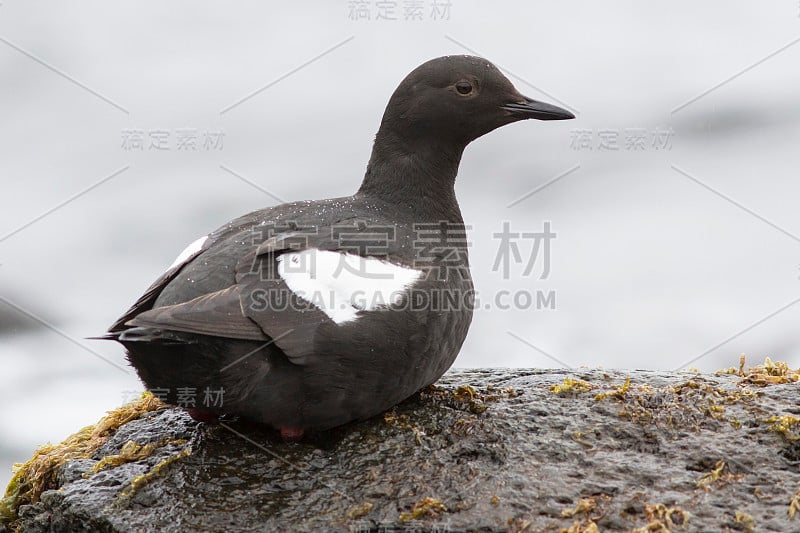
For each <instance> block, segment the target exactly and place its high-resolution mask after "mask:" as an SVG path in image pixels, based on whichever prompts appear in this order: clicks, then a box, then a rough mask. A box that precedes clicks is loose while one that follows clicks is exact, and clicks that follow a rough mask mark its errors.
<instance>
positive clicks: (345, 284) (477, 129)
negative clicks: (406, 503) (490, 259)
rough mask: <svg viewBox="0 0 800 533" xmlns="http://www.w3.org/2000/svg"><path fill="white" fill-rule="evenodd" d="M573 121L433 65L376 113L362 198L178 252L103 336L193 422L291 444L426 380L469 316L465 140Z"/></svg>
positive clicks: (484, 69) (450, 64)
mask: <svg viewBox="0 0 800 533" xmlns="http://www.w3.org/2000/svg"><path fill="white" fill-rule="evenodd" d="M530 118H535V119H539V120H563V119H571V118H574V116H573V115H572V113H570V112H569V111H566V110H564V109H561V108H559V107H556V106H554V105H550V104H546V103H542V102H537V101H535V100H532V99H530V98H527V97H525V96H523V95H522V94H520V93H519V92H518V91H517V90H516V89H515V88H514V86H513V85H512V84H511V82H510V81H509V80H508V79H507V78H506V77H505V76H503V74H501V73H500V71H499V70H498V69H497V68H496V67H495V66H494V65H492V64H491V63H490V62H489V61H487V60H485V59H482V58H479V57H473V56H446V57H440V58H437V59H433V60H430V61H428V62H426V63H424V64H422V65H420V66H419V67H417V68H416V69H415V70H414V71H413V72H411V73H410V74H409V75H408V76H407V77H406V78H405V79H404V80H403V81H402V82H401V83H400V86H399V87H398V88H397V90H396V91H395V92H394V94H393V95H392V97H391V99H390V100H389V103H388V105H387V106H386V111H385V112H384V115H383V119H382V121H381V125H380V129H379V130H378V133H377V135H376V137H375V143H374V145H373V149H372V155H371V157H370V160H369V163H368V164H367V170H366V174H365V176H364V180H363V182H362V184H361V187H360V189H359V190H358V192H357V193H356V194H354V195H353V196H348V197H344V198H335V199H329V200H319V201H302V202H293V203H288V204H283V205H279V206H275V207H269V208H266V209H261V210H258V211H255V212H253V213H249V214H246V215H244V216H242V217H240V218H237V219H235V220H233V221H231V222H229V223H228V224H225V225H224V226H222V227H221V228H219V229H218V230H216V231H214V232H212V233H210V234H209V235H207V236H205V237H202V238H201V239H198V241H196V242H195V243H193V244H192V245H190V246H189V247H188V248H187V249H186V250H185V251H184V252H183V253H182V254H181V255H180V256H179V257H178V259H176V261H175V263H174V264H173V265H172V267H170V268H169V269H168V270H167V271H166V272H165V273H164V274H163V275H162V276H161V277H160V278H158V279H157V280H156V281H155V283H153V285H152V286H151V287H150V288H149V289H148V290H147V291H146V292H145V293H144V295H143V296H142V297H141V298H139V300H138V301H137V302H136V303H135V304H134V305H133V307H131V308H130V309H129V310H128V311H127V312H126V313H125V314H124V315H123V316H122V317H121V318H120V319H119V320H117V321H116V322H115V323H114V324H113V325H112V326H111V328H110V329H109V333H108V334H107V335H106V336H105V337H104V338H110V339H115V340H117V341H119V342H120V343H122V344H123V345H124V346H125V348H126V349H127V353H128V359H129V361H130V363H131V364H132V365H133V366H134V367H135V368H136V370H137V372H138V374H139V377H140V378H141V379H142V381H143V382H144V384H145V385H146V386H147V387H148V388H149V389H150V390H152V391H154V392H157V393H158V394H159V396H162V397H164V398H165V399H166V400H167V401H168V402H170V403H173V404H176V405H182V406H184V407H187V409H188V410H189V412H190V413H191V415H192V416H193V417H195V418H196V419H198V420H203V421H210V420H214V419H215V418H216V417H217V416H219V415H220V414H233V415H238V416H241V417H243V418H247V419H250V420H253V421H256V422H261V423H264V424H268V425H271V426H273V427H275V428H278V429H279V430H280V431H281V434H282V436H283V437H284V438H287V439H296V438H300V437H302V435H303V432H304V431H305V430H324V429H328V428H332V427H335V426H338V425H341V424H344V423H346V422H349V421H352V420H358V419H364V418H368V417H371V416H374V415H376V414H379V413H381V412H382V411H384V410H386V409H388V408H390V407H392V406H393V405H395V404H397V403H398V402H400V401H402V400H404V399H405V398H407V397H409V396H410V395H412V394H414V393H415V392H416V391H418V390H420V389H421V388H423V387H425V386H427V385H429V384H431V383H433V382H435V381H436V380H437V379H438V378H439V377H440V376H441V375H442V374H443V373H444V372H445V371H446V370H447V369H448V368H449V367H450V365H451V364H452V363H453V361H454V360H455V358H456V355H457V354H458V351H459V349H460V348H461V344H462V343H463V341H464V338H465V337H466V335H467V329H468V328H469V324H470V321H471V319H472V306H471V302H472V290H473V289H472V280H471V277H470V272H469V263H468V259H467V241H466V234H465V231H464V222H463V219H462V216H461V211H460V209H459V206H458V202H457V201H456V196H455V191H454V183H455V179H456V173H457V172H458V165H459V162H460V160H461V154H462V153H463V151H464V148H465V147H466V146H467V144H469V143H470V142H471V141H473V140H475V139H477V138H478V137H480V136H482V135H485V134H486V133H489V132H490V131H492V130H494V129H496V128H498V127H500V126H504V125H506V124H510V123H512V122H516V121H519V120H524V119H530Z"/></svg>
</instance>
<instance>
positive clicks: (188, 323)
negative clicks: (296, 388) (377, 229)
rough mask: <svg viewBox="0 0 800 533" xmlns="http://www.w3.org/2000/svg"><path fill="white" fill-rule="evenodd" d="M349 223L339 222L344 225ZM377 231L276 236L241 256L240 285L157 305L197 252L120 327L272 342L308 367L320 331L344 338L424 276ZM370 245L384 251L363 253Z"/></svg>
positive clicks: (394, 242)
mask: <svg viewBox="0 0 800 533" xmlns="http://www.w3.org/2000/svg"><path fill="white" fill-rule="evenodd" d="M346 223H347V222H346V221H344V222H342V221H340V222H339V226H338V227H339V228H341V227H342V225H343V224H346ZM371 228H372V227H370V226H363V225H362V226H359V225H358V224H354V225H353V230H352V232H351V233H350V234H349V235H350V238H351V241H347V239H342V238H334V237H332V235H334V234H335V232H334V231H332V229H331V227H319V228H314V231H313V233H302V234H301V233H298V232H291V231H290V232H284V233H279V234H277V235H275V234H273V235H272V236H270V237H269V238H266V239H265V240H264V241H263V242H260V243H257V244H256V243H254V244H253V245H252V246H250V247H249V251H247V253H245V254H243V255H242V256H241V257H240V258H239V260H238V262H237V263H236V267H235V281H234V282H233V283H234V284H233V285H231V286H228V287H225V288H223V289H220V290H217V291H214V292H210V293H207V294H203V295H201V296H198V297H196V298H194V299H191V300H189V301H187V302H183V303H179V304H176V305H166V306H159V307H155V308H153V304H154V303H155V301H156V299H157V298H158V295H159V294H160V292H161V291H162V290H163V288H164V287H165V286H166V285H167V284H169V283H170V282H171V281H172V280H173V279H175V278H176V276H177V274H178V272H179V271H180V270H181V268H183V266H185V265H186V264H188V263H189V262H191V261H193V260H195V259H197V258H198V255H199V253H200V252H198V253H197V254H195V255H193V256H189V257H187V259H186V260H185V261H184V262H183V263H182V264H180V265H177V266H175V267H173V269H171V270H170V271H168V272H167V273H166V274H164V276H162V277H161V278H160V279H159V280H158V281H157V282H156V283H154V284H153V286H152V287H151V288H150V289H149V290H148V291H147V293H146V294H145V295H144V296H142V298H140V300H139V301H138V302H137V303H136V304H135V305H134V306H133V307H132V308H131V310H130V311H128V312H127V313H126V314H125V315H124V316H123V317H122V318H120V319H119V320H118V321H117V323H115V325H114V328H116V331H122V330H124V329H125V328H128V327H150V328H156V329H163V330H171V331H180V332H187V333H195V334H200V335H211V336H217V337H225V338H231V339H243V340H269V339H272V341H273V342H274V343H275V345H277V347H278V348H280V349H281V350H282V351H283V352H284V353H285V354H286V355H287V356H288V357H289V359H290V360H292V361H293V362H296V363H299V364H302V363H303V362H304V361H305V359H306V357H308V356H309V355H312V354H314V353H315V352H316V349H315V342H317V340H318V339H319V334H320V333H325V332H327V335H324V336H325V337H339V336H340V335H338V334H339V333H340V332H341V329H342V328H349V327H351V326H353V325H354V324H355V323H357V322H358V321H359V319H360V318H361V317H362V316H363V314H364V313H365V312H367V311H372V310H382V311H385V310H386V309H388V308H390V307H391V306H392V305H395V304H398V303H399V300H398V298H400V297H401V295H402V292H403V291H404V290H405V289H407V288H408V287H410V286H411V285H412V284H413V283H414V282H416V280H417V279H419V277H420V276H421V274H422V272H421V271H420V270H416V269H414V268H413V267H411V266H409V265H402V264H399V263H398V262H397V259H396V257H395V259H394V260H393V261H389V260H388V257H389V256H390V255H392V254H393V252H396V251H397V250H396V247H397V246H398V244H397V240H396V239H393V240H392V241H391V242H387V240H386V238H385V237H381V236H375V235H372V234H369V233H368V230H369V229H371ZM359 234H360V235H361V236H362V238H361V239H360V240H359V238H358V235H359ZM353 235H356V237H353ZM364 235H367V237H366V238H363V236H364ZM370 235H371V236H370ZM233 238H236V237H233ZM370 239H371V240H370ZM353 241H355V242H357V243H358V245H357V246H356V245H354V244H353ZM217 244H218V245H219V246H222V245H223V244H220V243H217ZM203 250H208V246H206V247H204V249H203ZM368 250H369V251H371V252H372V253H375V252H376V250H378V252H377V254H376V255H370V254H367V253H360V252H366V251H368ZM209 253H212V254H213V250H211V251H209ZM201 257H202V256H201ZM113 331H114V330H112V332H113ZM362 336H363V334H362Z"/></svg>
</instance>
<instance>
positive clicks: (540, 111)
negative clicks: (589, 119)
mask: <svg viewBox="0 0 800 533" xmlns="http://www.w3.org/2000/svg"><path fill="white" fill-rule="evenodd" d="M520 96H521V97H522V99H521V100H519V101H516V102H511V103H509V104H506V105H504V106H501V107H502V109H504V110H505V111H508V112H509V113H510V114H511V115H512V116H513V117H515V118H518V119H520V120H522V119H526V118H535V119H537V120H567V119H570V118H575V115H573V114H572V113H570V112H569V111H567V110H566V109H563V108H561V107H558V106H555V105H553V104H547V103H545V102H539V101H537V100H534V99H532V98H528V97H527V96H522V95H520Z"/></svg>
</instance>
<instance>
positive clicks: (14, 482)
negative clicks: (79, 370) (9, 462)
mask: <svg viewBox="0 0 800 533" xmlns="http://www.w3.org/2000/svg"><path fill="white" fill-rule="evenodd" d="M162 407H164V404H163V403H162V402H161V401H160V400H159V399H158V398H156V397H155V396H153V395H152V394H150V393H149V392H146V393H144V394H142V397H141V398H139V399H138V400H135V401H133V402H131V403H128V404H126V405H123V406H122V407H119V408H117V409H114V410H112V411H109V412H108V414H107V415H106V416H105V417H103V418H102V419H100V420H99V421H98V422H97V424H95V425H93V426H86V427H85V428H83V429H81V430H80V431H78V432H77V433H75V434H73V435H70V436H69V437H67V438H66V439H64V440H63V441H62V442H61V443H59V444H56V445H53V444H46V445H44V446H41V447H40V448H39V449H38V450H36V452H35V453H34V454H33V457H31V458H30V459H29V460H28V461H27V462H25V463H18V464H15V465H14V475H13V477H12V478H11V481H10V482H9V484H8V487H7V488H6V492H5V496H4V497H3V499H2V500H0V522H10V521H12V520H15V519H16V517H17V510H18V509H19V507H20V506H21V505H26V504H32V503H36V502H38V501H39V496H40V495H41V494H42V492H44V491H45V490H48V489H53V488H56V476H57V474H58V471H59V469H60V468H61V467H62V466H63V465H64V464H65V463H66V462H67V461H70V460H72V459H87V458H89V457H91V456H92V454H93V453H94V452H95V450H97V449H98V448H100V446H102V445H103V444H105V443H106V442H107V441H108V439H109V438H110V437H111V436H112V435H113V434H114V433H115V432H116V431H117V428H119V427H120V426H123V425H124V424H126V423H128V422H130V421H131V420H134V419H136V418H139V417H140V416H142V415H143V414H144V413H147V412H150V411H154V410H156V409H160V408H162Z"/></svg>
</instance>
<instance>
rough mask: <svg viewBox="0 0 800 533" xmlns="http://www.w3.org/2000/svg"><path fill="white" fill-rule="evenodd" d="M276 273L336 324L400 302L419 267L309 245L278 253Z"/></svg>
mask: <svg viewBox="0 0 800 533" xmlns="http://www.w3.org/2000/svg"><path fill="white" fill-rule="evenodd" d="M277 261H278V275H279V276H280V277H281V278H282V279H283V281H285V282H286V285H288V286H289V289H291V290H292V292H294V293H295V294H297V295H298V296H299V297H300V298H302V299H303V300H305V301H307V302H310V303H312V304H314V305H315V306H316V307H318V308H319V309H320V310H321V311H323V312H324V313H325V314H326V315H328V317H329V318H330V319H331V320H333V321H334V322H336V323H337V324H343V323H345V322H350V321H352V320H355V319H356V318H357V314H358V312H359V311H371V310H375V309H380V308H385V307H387V306H389V305H391V304H397V303H400V301H401V299H402V296H403V292H404V291H405V290H406V289H408V288H409V287H410V286H411V285H412V284H413V283H414V282H415V281H417V280H418V279H419V277H420V276H421V275H422V271H421V270H416V269H413V268H408V267H404V266H402V265H398V264H395V263H390V262H389V261H384V260H382V259H377V258H374V257H361V256H360V255H354V254H348V253H340V252H331V251H328V250H318V249H316V248H310V249H308V250H303V251H300V252H290V253H285V254H282V255H279V256H278V258H277Z"/></svg>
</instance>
